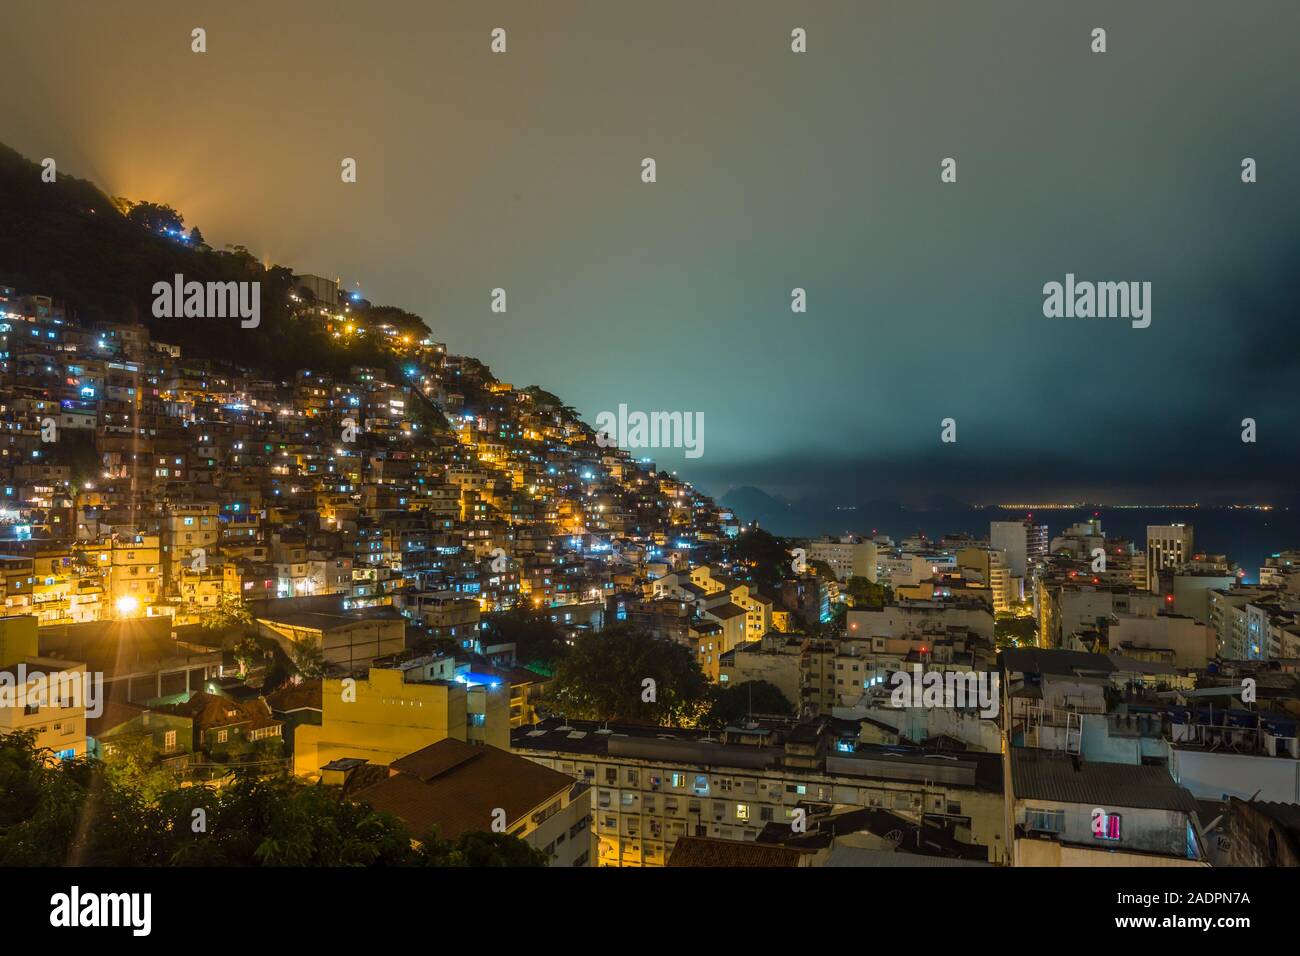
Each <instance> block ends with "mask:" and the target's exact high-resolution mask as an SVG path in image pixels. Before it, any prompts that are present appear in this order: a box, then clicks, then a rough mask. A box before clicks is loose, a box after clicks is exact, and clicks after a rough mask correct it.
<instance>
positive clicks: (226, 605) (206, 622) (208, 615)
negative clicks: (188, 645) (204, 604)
mask: <svg viewBox="0 0 1300 956" xmlns="http://www.w3.org/2000/svg"><path fill="white" fill-rule="evenodd" d="M201 623H202V624H203V626H204V627H206V628H207V629H208V630H211V631H220V630H223V629H225V628H227V627H237V626H245V627H246V626H248V625H250V624H252V623H253V615H252V614H251V613H249V610H248V606H247V605H245V604H244V599H243V598H241V597H240V596H239V595H238V594H231V593H229V592H226V591H223V592H222V594H221V600H220V601H219V602H218V603H217V606H216V607H214V608H210V609H208V610H207V611H206V612H205V613H204V614H203V620H202V621H201Z"/></svg>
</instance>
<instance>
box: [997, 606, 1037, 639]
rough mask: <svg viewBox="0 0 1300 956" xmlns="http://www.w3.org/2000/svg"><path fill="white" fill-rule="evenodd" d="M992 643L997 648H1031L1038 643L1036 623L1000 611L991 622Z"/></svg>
mask: <svg viewBox="0 0 1300 956" xmlns="http://www.w3.org/2000/svg"><path fill="white" fill-rule="evenodd" d="M993 641H994V643H995V644H996V645H997V646H998V647H1033V646H1034V645H1035V644H1037V643H1038V623H1037V622H1036V621H1035V620H1034V619H1033V618H1032V617H1019V616H1017V615H1014V614H1008V613H1007V612H1006V611H1002V612H1001V613H999V614H998V615H997V617H996V618H995V619H994V621H993Z"/></svg>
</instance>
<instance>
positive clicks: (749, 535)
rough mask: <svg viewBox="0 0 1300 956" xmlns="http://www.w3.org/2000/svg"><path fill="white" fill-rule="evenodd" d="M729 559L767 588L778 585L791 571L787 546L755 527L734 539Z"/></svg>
mask: <svg viewBox="0 0 1300 956" xmlns="http://www.w3.org/2000/svg"><path fill="white" fill-rule="evenodd" d="M731 557H732V560H734V561H736V562H738V563H740V564H742V565H744V566H745V567H746V568H747V569H748V574H749V577H750V579H751V580H753V581H754V582H756V583H757V584H760V585H766V586H769V587H771V586H775V585H777V584H779V583H780V582H781V580H782V579H783V578H784V577H785V576H786V574H787V573H788V572H789V571H790V569H791V565H790V562H791V560H792V558H791V554H790V549H789V546H788V544H787V543H786V542H785V541H783V540H782V539H781V538H778V537H776V535H774V534H771V533H770V532H767V531H764V530H763V529H762V528H759V527H757V526H755V527H752V528H749V529H747V530H746V531H745V532H744V533H743V534H741V535H740V537H738V538H737V539H736V542H735V544H733V545H732V547H731Z"/></svg>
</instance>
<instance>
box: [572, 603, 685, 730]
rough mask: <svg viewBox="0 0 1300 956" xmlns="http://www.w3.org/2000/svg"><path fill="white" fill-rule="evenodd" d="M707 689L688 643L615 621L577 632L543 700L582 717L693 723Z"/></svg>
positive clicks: (655, 722)
mask: <svg viewBox="0 0 1300 956" xmlns="http://www.w3.org/2000/svg"><path fill="white" fill-rule="evenodd" d="M647 679H648V680H652V681H654V684H653V688H652V689H653V697H654V699H653V700H649V699H647V698H649V697H650V696H651V693H650V690H651V688H650V686H649V685H646V684H645V681H646V680H647ZM708 689H709V685H708V682H707V681H706V679H705V677H704V674H703V673H702V672H701V671H700V668H699V665H698V664H697V663H696V662H695V657H694V656H693V655H692V654H691V652H690V651H689V650H687V648H685V647H683V646H682V645H680V644H674V643H673V642H671V641H663V640H659V639H658V638H655V637H651V636H650V635H649V634H645V633H643V632H640V631H635V630H632V629H631V628H629V627H627V626H626V625H622V624H620V625H616V626H614V627H611V628H607V629H605V630H604V631H601V632H600V633H597V634H585V635H583V636H582V637H579V638H578V640H577V643H576V645H575V646H574V648H573V650H572V651H571V652H570V653H569V655H568V656H567V657H565V658H564V659H563V660H562V661H561V662H560V666H559V667H558V668H557V669H556V674H555V680H554V682H553V683H552V685H551V687H550V689H549V691H548V694H547V698H548V699H547V706H548V708H549V709H551V710H553V711H557V712H559V713H561V714H563V715H564V716H566V717H574V718H578V719H583V720H627V721H638V722H643V723H653V724H665V725H668V724H673V725H675V724H682V723H694V722H695V721H697V720H698V719H699V718H700V716H701V714H702V712H703V709H704V708H705V706H707V698H708Z"/></svg>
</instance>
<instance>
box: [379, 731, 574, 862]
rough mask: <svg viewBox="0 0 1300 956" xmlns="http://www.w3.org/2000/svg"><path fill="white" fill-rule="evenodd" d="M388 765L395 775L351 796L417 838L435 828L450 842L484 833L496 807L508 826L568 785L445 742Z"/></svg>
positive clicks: (531, 766) (526, 764) (508, 757)
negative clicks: (394, 818)
mask: <svg viewBox="0 0 1300 956" xmlns="http://www.w3.org/2000/svg"><path fill="white" fill-rule="evenodd" d="M389 766H390V767H391V769H392V770H394V771H396V773H394V774H392V775H391V776H389V777H387V778H385V779H384V780H381V781H380V782H378V783H376V784H374V785H373V786H370V787H366V788H365V789H364V790H360V791H358V792H357V793H356V797H355V798H356V799H357V800H360V801H362V802H364V803H368V804H370V805H371V806H372V807H374V808H375V809H376V810H386V811H388V812H389V813H392V814H393V815H394V816H397V817H399V818H400V819H402V820H403V821H404V822H405V823H406V825H407V826H408V827H409V828H410V830H411V833H412V834H413V835H414V836H415V837H416V838H417V839H418V838H420V837H423V836H424V835H425V834H427V833H428V832H429V831H430V830H431V829H432V828H433V827H435V826H436V827H437V828H438V832H439V835H440V836H442V837H443V838H444V839H452V840H454V839H456V838H457V837H458V836H460V834H462V833H465V832H467V831H470V830H489V829H490V828H491V826H492V815H493V811H494V810H495V809H496V808H498V807H500V808H501V809H503V810H505V814H506V822H507V825H508V826H512V825H513V824H514V823H516V822H517V821H518V820H519V819H520V818H521V817H522V816H523V815H524V814H526V813H528V812H529V811H531V810H534V809H536V808H538V807H539V806H541V805H542V804H544V803H547V802H548V801H550V800H553V799H558V798H559V797H560V796H561V795H562V794H564V793H567V792H568V791H569V790H570V789H571V788H572V787H573V786H574V780H573V778H572V777H570V776H569V775H568V774H563V773H560V772H558V771H555V770H551V769H549V768H547V767H543V766H541V765H540V764H536V763H533V761H531V760H528V759H525V758H524V757H518V756H516V755H514V754H511V753H507V752H506V751H504V750H498V749H497V748H496V747H491V746H488V745H486V744H483V745H475V744H467V743H463V742H461V741H459V740H451V739H447V740H440V741H438V743H436V744H432V745H430V746H428V747H425V748H424V749H422V750H417V751H416V752H415V753H412V754H407V755H406V756H405V757H402V758H400V759H398V760H395V761H393V763H392V764H390V765H389ZM584 799H585V798H584Z"/></svg>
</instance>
